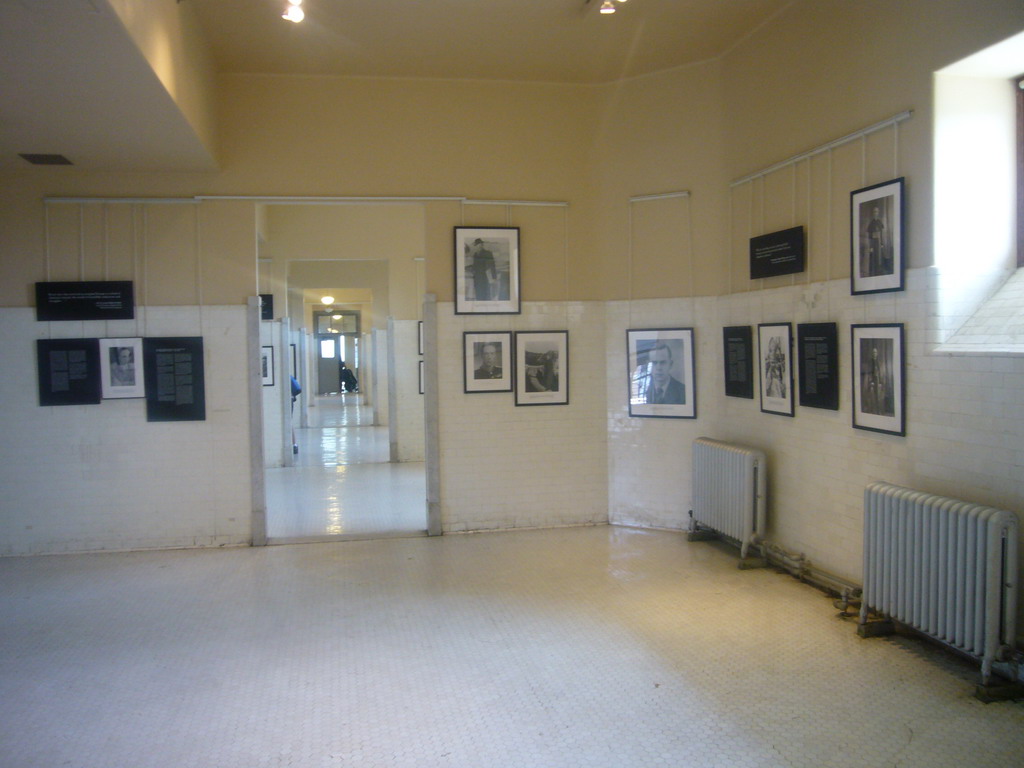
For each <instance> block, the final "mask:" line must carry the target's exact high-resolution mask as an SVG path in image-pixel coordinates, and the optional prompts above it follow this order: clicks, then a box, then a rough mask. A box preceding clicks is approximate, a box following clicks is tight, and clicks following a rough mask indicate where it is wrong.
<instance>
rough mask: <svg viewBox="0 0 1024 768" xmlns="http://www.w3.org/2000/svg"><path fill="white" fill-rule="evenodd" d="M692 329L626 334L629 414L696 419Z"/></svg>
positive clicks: (695, 378)
mask: <svg viewBox="0 0 1024 768" xmlns="http://www.w3.org/2000/svg"><path fill="white" fill-rule="evenodd" d="M693 361H694V354H693V329H692V328H643V329H636V330H628V331H626V374H627V386H628V390H627V392H628V395H627V396H628V398H629V415H630V416H646V417H654V418H668V419H695V418H697V386H696V381H697V377H696V375H695V372H694V364H693Z"/></svg>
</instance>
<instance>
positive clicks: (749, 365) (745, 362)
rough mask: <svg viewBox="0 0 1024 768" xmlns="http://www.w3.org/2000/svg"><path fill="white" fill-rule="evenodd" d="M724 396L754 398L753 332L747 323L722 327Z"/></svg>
mask: <svg viewBox="0 0 1024 768" xmlns="http://www.w3.org/2000/svg"><path fill="white" fill-rule="evenodd" d="M722 358H723V360H724V361H725V396H726V397H745V398H746V399H748V400H753V399H754V334H753V331H752V329H751V327H750V326H749V325H730V326H726V327H725V328H723V329H722Z"/></svg>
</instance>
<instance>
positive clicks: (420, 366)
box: [418, 360, 423, 395]
mask: <svg viewBox="0 0 1024 768" xmlns="http://www.w3.org/2000/svg"><path fill="white" fill-rule="evenodd" d="M418 362H419V364H420V365H419V369H420V394H421V395H422V394H423V361H422V360H420V361H418Z"/></svg>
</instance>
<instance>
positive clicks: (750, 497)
mask: <svg viewBox="0 0 1024 768" xmlns="http://www.w3.org/2000/svg"><path fill="white" fill-rule="evenodd" d="M766 467H767V463H766V461H765V456H764V451H760V450H758V449H756V448H747V447H745V446H742V445H733V444H731V443H723V442H720V441H718V440H712V439H711V438H710V437H698V438H697V439H696V440H694V441H693V513H692V519H691V523H690V528H691V531H693V530H696V526H701V527H706V528H711V529H712V530H715V531H718V532H719V533H723V534H725V535H726V536H729V537H731V538H733V539H736V540H737V541H739V542H740V557H743V558H745V557H746V556H747V548H748V547H749V546H750V545H751V544H754V543H757V542H758V541H759V540H760V539H761V538H762V537H763V536H764V530H765V504H766V501H767V499H766V497H765V474H766Z"/></svg>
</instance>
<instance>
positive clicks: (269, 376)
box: [260, 346, 274, 387]
mask: <svg viewBox="0 0 1024 768" xmlns="http://www.w3.org/2000/svg"><path fill="white" fill-rule="evenodd" d="M260 379H262V381H263V386H264V387H272V386H274V348H273V347H272V346H268V347H260Z"/></svg>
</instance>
